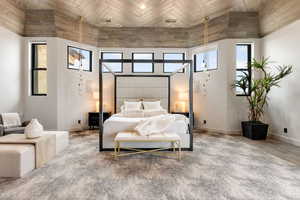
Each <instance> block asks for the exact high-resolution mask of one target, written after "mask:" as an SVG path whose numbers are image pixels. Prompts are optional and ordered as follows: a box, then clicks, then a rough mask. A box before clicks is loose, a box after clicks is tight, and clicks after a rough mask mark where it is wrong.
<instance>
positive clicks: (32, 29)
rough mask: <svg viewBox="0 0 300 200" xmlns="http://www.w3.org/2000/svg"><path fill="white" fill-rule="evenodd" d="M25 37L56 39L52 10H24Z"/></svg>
mask: <svg viewBox="0 0 300 200" xmlns="http://www.w3.org/2000/svg"><path fill="white" fill-rule="evenodd" d="M24 35H25V36H30V37H56V28H55V11H54V10H26V20H25V31H24Z"/></svg>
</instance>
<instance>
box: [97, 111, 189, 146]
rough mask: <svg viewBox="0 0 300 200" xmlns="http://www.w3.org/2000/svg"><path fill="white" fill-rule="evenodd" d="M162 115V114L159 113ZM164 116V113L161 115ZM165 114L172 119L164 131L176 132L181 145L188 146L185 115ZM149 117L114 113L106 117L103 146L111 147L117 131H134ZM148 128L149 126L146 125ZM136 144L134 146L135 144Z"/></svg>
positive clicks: (187, 121) (187, 122)
mask: <svg viewBox="0 0 300 200" xmlns="http://www.w3.org/2000/svg"><path fill="white" fill-rule="evenodd" d="M161 116H162V115H161ZM163 116H164V115H163ZM166 116H172V117H174V120H172V122H170V123H169V124H168V126H167V127H165V129H164V131H165V132H171V133H177V134H178V135H179V136H180V137H181V139H182V145H183V146H182V147H189V136H190V135H189V134H188V124H189V120H188V118H187V117H185V116H183V115H178V114H167V115H166ZM148 119H151V117H142V118H129V117H123V116H122V115H119V114H115V115H113V116H111V117H110V118H109V119H107V120H106V121H105V122H104V124H103V126H104V127H103V147H104V148H113V147H114V138H115V136H116V134H117V133H118V132H122V131H136V130H135V128H136V127H137V126H138V125H139V124H140V123H141V122H145V121H146V120H148ZM147 128H149V127H147ZM135 145H136V146H135ZM130 146H131V147H137V148H148V147H149V148H150V147H156V145H155V144H153V145H149V144H140V143H138V144H130Z"/></svg>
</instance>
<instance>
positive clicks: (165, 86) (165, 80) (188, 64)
mask: <svg viewBox="0 0 300 200" xmlns="http://www.w3.org/2000/svg"><path fill="white" fill-rule="evenodd" d="M133 62H134V63H153V64H156V63H161V64H163V63H178V64H183V66H182V67H180V68H179V69H178V70H177V71H175V72H173V73H170V74H168V75H155V74H153V75H144V74H143V75H117V74H116V73H115V72H113V71H112V70H111V69H110V68H109V67H108V66H106V65H105V64H104V63H133ZM102 66H104V67H105V68H106V69H107V70H108V71H109V72H110V73H111V74H112V75H113V76H114V79H115V91H114V92H115V93H114V94H115V102H114V103H115V112H118V111H119V104H120V102H122V100H124V98H127V97H128V96H127V95H122V94H127V93H130V91H129V89H132V88H126V85H128V84H131V85H132V82H134V84H135V85H139V87H136V88H134V90H135V93H136V92H137V93H139V92H138V91H139V88H140V93H141V92H142V94H145V88H146V89H148V90H150V91H152V93H153V91H154V93H164V92H165V91H167V96H164V95H163V96H159V98H162V104H163V105H162V107H164V108H165V109H166V110H168V112H170V87H171V86H170V77H172V76H173V75H175V74H176V73H177V72H180V71H181V70H182V69H184V68H187V69H189V70H186V71H188V72H189V76H188V77H189V119H188V125H187V129H188V130H187V131H188V132H185V133H184V134H185V135H181V137H184V140H186V142H185V143H186V146H185V147H183V148H182V149H183V150H189V151H192V150H193V133H192V129H193V61H192V60H164V59H151V60H144V59H134V60H133V59H100V67H99V75H100V76H99V151H113V150H114V148H113V146H111V145H112V141H113V139H112V138H110V139H107V138H108V136H107V135H108V134H107V130H106V132H105V131H104V123H103V68H102ZM132 78H134V80H132V81H131V83H130V82H126V80H130V79H132ZM141 79H143V80H144V82H145V83H143V81H142V80H141ZM154 79H155V80H154ZM150 81H151V82H150ZM147 83H151V84H150V85H152V83H155V84H156V86H153V87H152V88H151V87H148V86H147V85H146V84H147ZM160 83H161V84H162V86H161V87H158V84H160ZM143 84H144V85H143ZM120 85H121V86H120ZM119 93H120V94H119ZM139 95H141V94H139ZM139 97H141V96H139ZM146 100H147V98H146ZM112 118H113V117H112ZM115 118H116V119H118V117H115ZM135 120H137V119H134V120H133V121H135ZM108 121H109V120H106V122H105V123H106V124H108V123H109V122H108ZM111 121H112V122H113V120H111ZM124 121H126V120H124V119H122V120H121V121H119V123H120V124H122V123H123V122H124ZM116 122H117V121H116ZM116 122H115V124H113V123H112V124H111V125H107V126H109V128H113V127H115V126H117V124H118V123H116ZM131 123H132V121H131ZM180 123H181V122H180V121H178V124H174V127H173V130H178V129H180V126H183V125H182V124H180ZM181 130H183V129H181ZM115 131H116V130H115ZM111 135H113V134H111ZM114 136H115V135H114ZM110 137H112V136H110ZM106 143H108V144H106ZM137 148H138V149H147V150H149V149H152V148H153V147H152V146H150V147H149V146H147V147H146V148H144V147H143V146H142V147H140V146H139V147H137ZM155 148H156V147H155Z"/></svg>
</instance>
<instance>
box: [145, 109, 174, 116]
mask: <svg viewBox="0 0 300 200" xmlns="http://www.w3.org/2000/svg"><path fill="white" fill-rule="evenodd" d="M166 114H168V112H167V111H166V110H165V109H157V110H144V117H154V116H158V115H166Z"/></svg>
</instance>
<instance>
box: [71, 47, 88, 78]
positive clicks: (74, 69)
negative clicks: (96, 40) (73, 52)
mask: <svg viewBox="0 0 300 200" xmlns="http://www.w3.org/2000/svg"><path fill="white" fill-rule="evenodd" d="M70 48H75V49H79V50H84V51H88V52H89V53H90V66H89V70H83V71H85V72H93V67H92V66H93V51H91V50H88V49H82V48H79V47H74V46H70V45H68V46H67V69H71V70H79V69H74V68H70V67H69V50H70Z"/></svg>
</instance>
